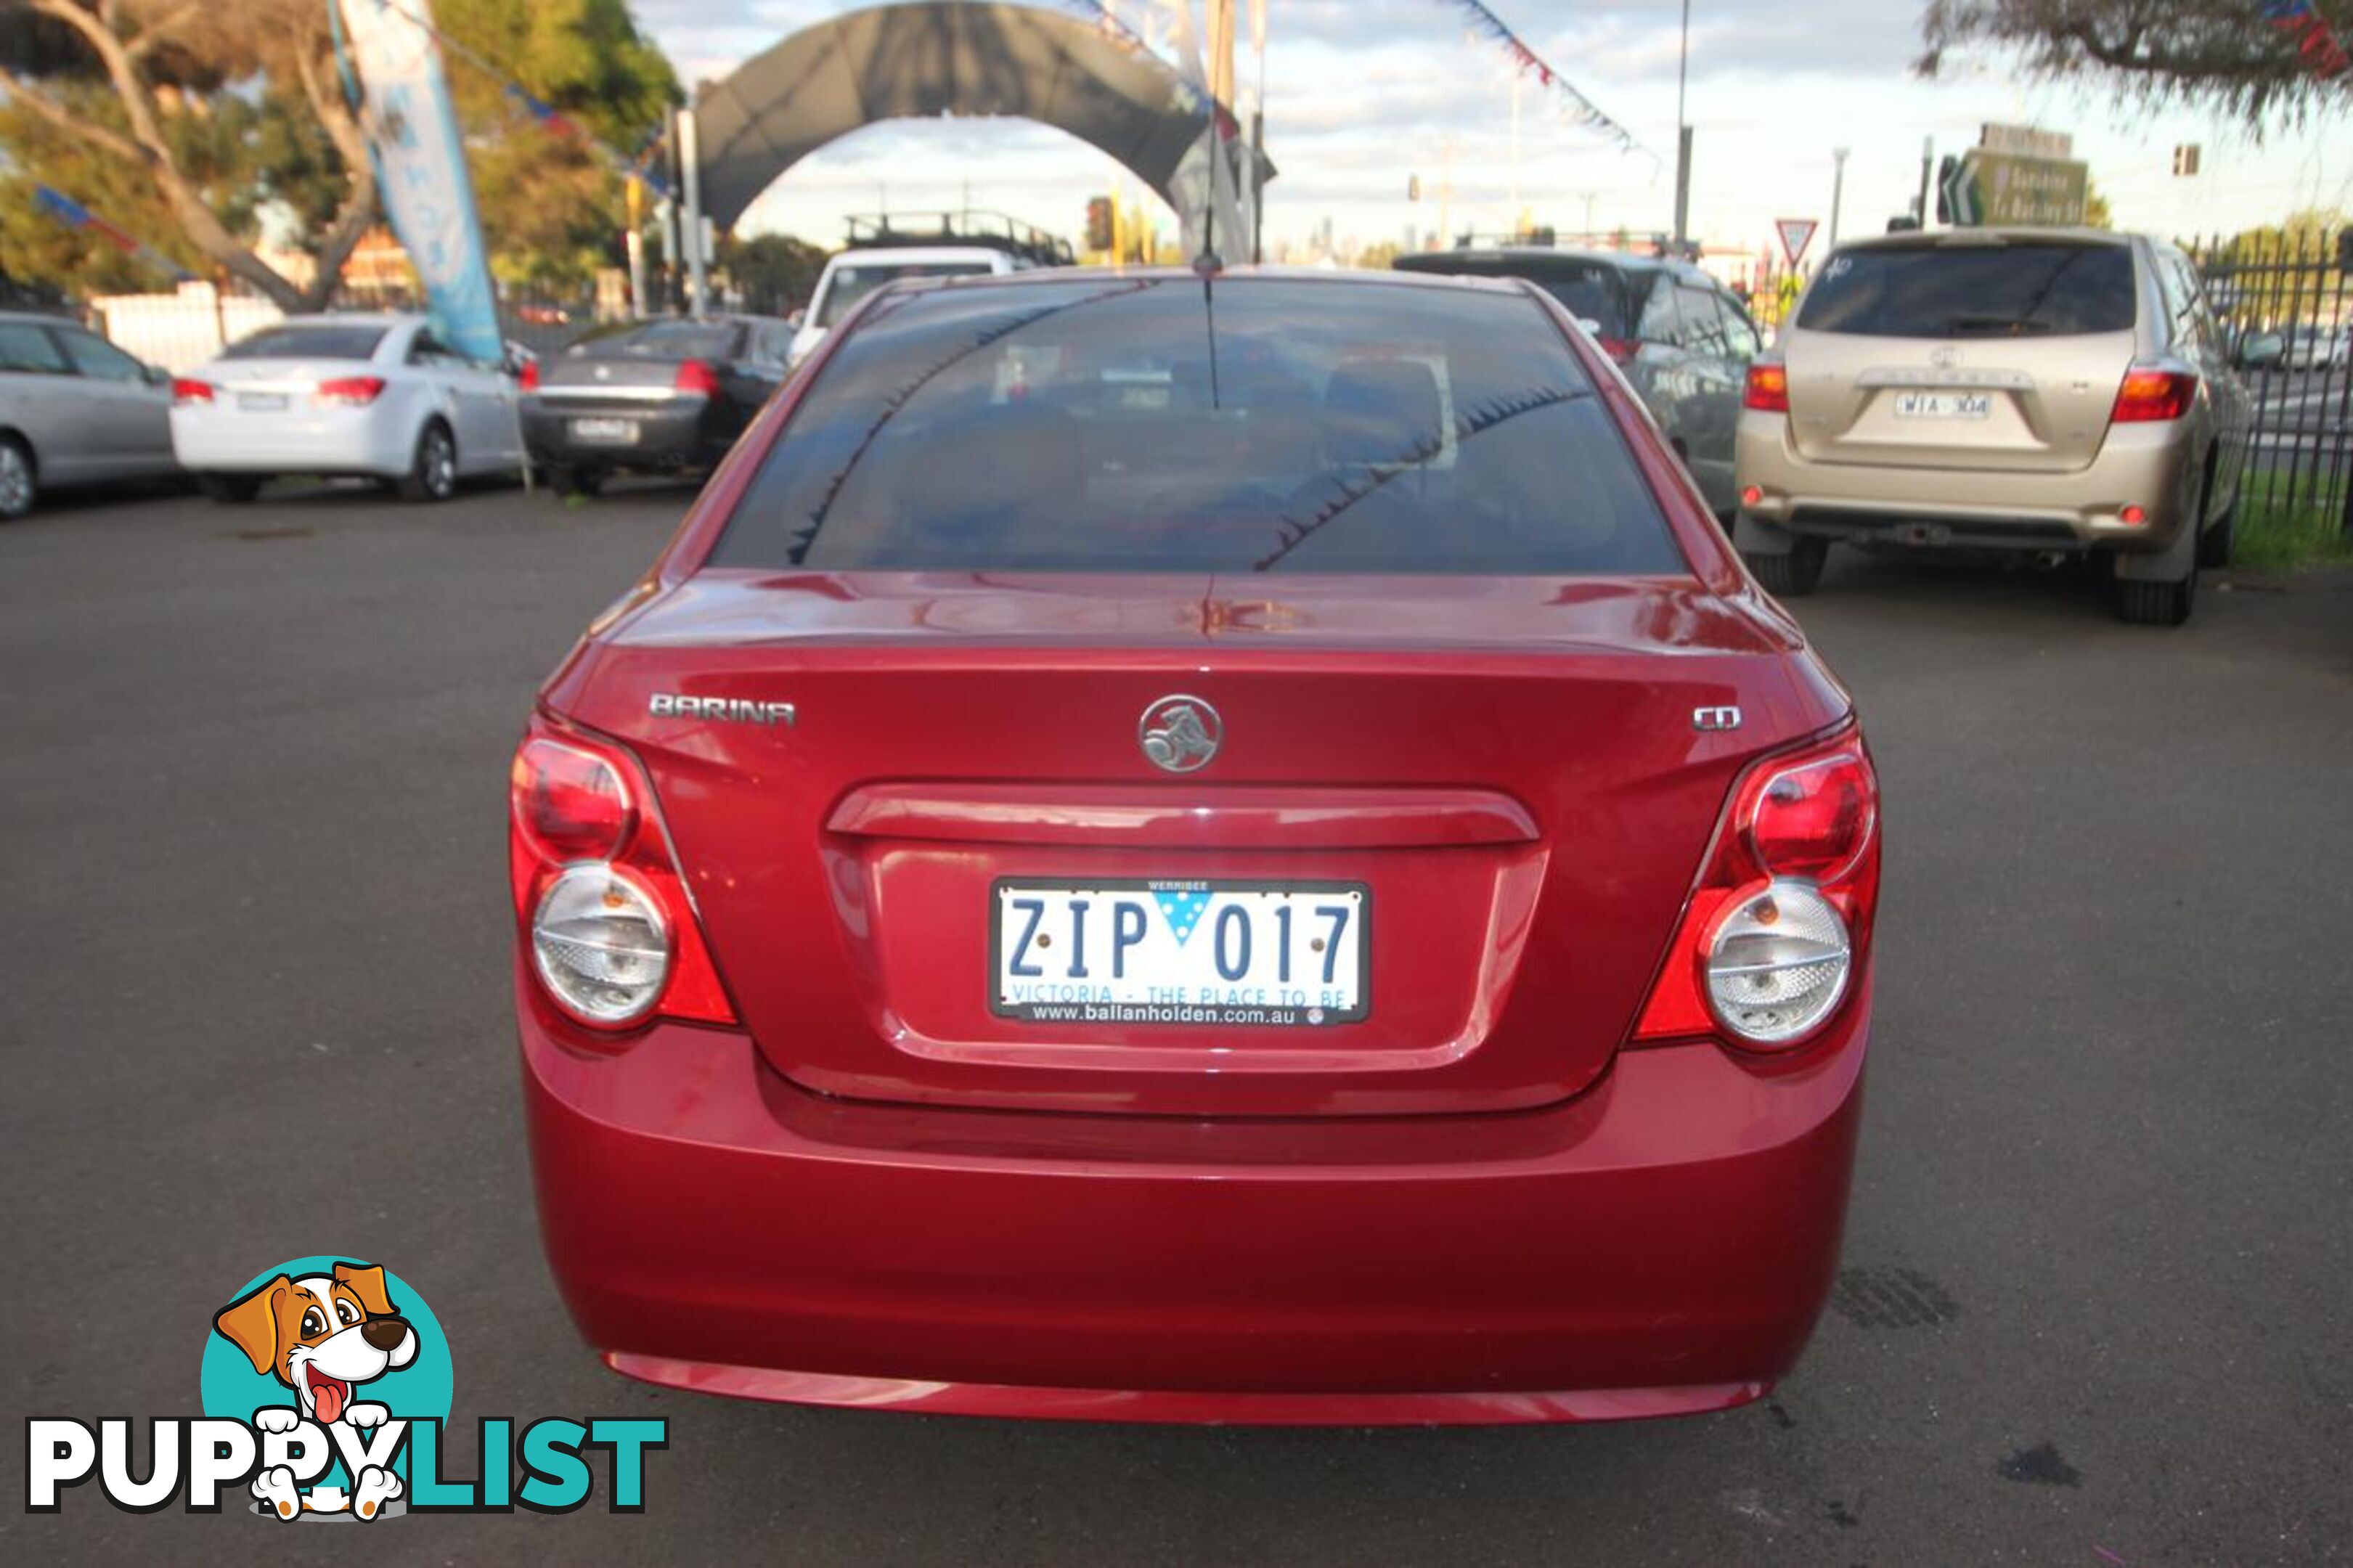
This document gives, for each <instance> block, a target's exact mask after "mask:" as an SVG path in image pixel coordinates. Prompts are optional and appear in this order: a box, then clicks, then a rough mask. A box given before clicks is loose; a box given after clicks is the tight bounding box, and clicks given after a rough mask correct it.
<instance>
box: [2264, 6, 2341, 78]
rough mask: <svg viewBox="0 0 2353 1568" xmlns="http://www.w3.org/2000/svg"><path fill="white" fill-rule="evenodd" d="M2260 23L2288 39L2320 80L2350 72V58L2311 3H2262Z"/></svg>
mask: <svg viewBox="0 0 2353 1568" xmlns="http://www.w3.org/2000/svg"><path fill="white" fill-rule="evenodd" d="M2263 20H2265V21H2266V22H2269V23H2270V24H2271V25H2272V26H2274V27H2276V28H2278V29H2279V30H2280V31H2281V32H2283V33H2285V34H2286V35H2287V36H2288V37H2289V39H2290V40H2291V41H2292V42H2294V43H2295V52H2296V53H2297V54H2298V55H2299V56H2301V57H2302V58H2303V59H2304V62H2305V64H2306V65H2307V66H2309V67H2311V68H2312V71H2313V74H2314V75H2316V76H2317V77H2319V78H2320V79H2321V80H2323V81H2334V80H2335V79H2337V78H2338V77H2341V76H2343V75H2345V74H2346V73H2347V72H2348V71H2353V57H2349V56H2348V55H2347V54H2346V52H2345V46H2344V45H2343V44H2341V43H2339V42H2337V34H2336V32H2335V30H2334V29H2332V28H2331V27H2330V26H2328V19H2327V17H2325V16H2322V15H2321V14H2320V8H2319V7H2318V6H2316V5H2314V4H2313V3H2312V0H2263Z"/></svg>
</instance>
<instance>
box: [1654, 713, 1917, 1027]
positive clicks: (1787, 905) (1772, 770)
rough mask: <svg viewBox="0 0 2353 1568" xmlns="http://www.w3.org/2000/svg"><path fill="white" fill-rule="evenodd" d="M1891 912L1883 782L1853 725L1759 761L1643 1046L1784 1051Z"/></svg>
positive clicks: (1732, 810) (1682, 933) (1831, 1000)
mask: <svg viewBox="0 0 2353 1568" xmlns="http://www.w3.org/2000/svg"><path fill="white" fill-rule="evenodd" d="M1878 902H1879V780H1878V775H1877V774H1876V773H1874V772H1873V769H1872V765H1871V755H1870V753H1869V752H1866V751H1865V750H1864V749H1863V745H1862V736H1861V734H1860V733H1858V732H1857V731H1855V729H1854V728H1853V727H1852V725H1850V726H1849V727H1847V728H1846V729H1845V730H1844V731H1841V732H1840V733H1839V734H1837V735H1834V736H1832V737H1831V738H1830V739H1829V740H1828V741H1822V742H1813V743H1811V744H1809V745H1807V746H1806V747H1804V748H1802V749H1801V750H1799V751H1797V752H1785V753H1783V754H1781V755H1779V756H1776V757H1767V758H1764V759H1763V760H1761V761H1759V762H1757V763H1753V764H1752V765H1751V766H1750V767H1749V769H1748V771H1747V772H1746V773H1743V774H1742V775H1741V777H1740V782H1739V783H1738V784H1736V786H1735V787H1734V789H1733V792H1732V800H1731V804H1730V805H1728V806H1727V807H1726V808H1725V818H1724V820H1723V821H1722V822H1720V823H1719V824H1717V826H1716V833H1715V844H1714V846H1713V847H1712V848H1711V849H1710V850H1709V853H1708V860H1707V867H1706V869H1705V870H1704V872H1703V873H1702V874H1701V877H1700V879H1699V884H1698V886H1697V887H1695V888H1694V889H1692V895H1691V898H1690V900H1688V901H1687V902H1686V903H1685V904H1684V906H1683V920H1682V921H1681V922H1680V923H1679V924H1678V925H1677V926H1676V928H1675V936H1674V942H1673V944H1672V946H1671V947H1670V948H1669V949H1668V952H1667V960H1666V963H1665V964H1664V965H1663V966H1662V968H1661V969H1660V971H1659V977H1658V979H1657V980H1656V981H1655V982H1653V983H1652V984H1651V994H1650V997H1649V999H1648V1000H1647V1001H1646V1002H1644V1004H1643V1005H1642V1013H1641V1021H1640V1022H1639V1023H1638V1024H1637V1025H1636V1026H1635V1027H1634V1039H1635V1040H1636V1041H1637V1042H1640V1041H1645V1040H1669V1039H1689V1038H1693V1037H1708V1036H1713V1037H1715V1038H1717V1039H1720V1040H1722V1041H1724V1042H1725V1043H1726V1044H1727V1045H1732V1046H1736V1047H1740V1048H1742V1049H1744V1050H1755V1051H1774V1050H1786V1049H1788V1048H1790V1047H1795V1046H1799V1045H1801V1044H1803V1043H1804V1042H1805V1041H1807V1040H1809V1039H1811V1038H1812V1037H1814V1036H1815V1035H1816V1034H1818V1033H1820V1030H1821V1028H1822V1026H1824V1025H1825V1024H1827V1023H1829V1022H1830V1020H1831V1018H1832V1017H1833V1016H1836V1015H1837V1012H1838V1009H1839V1005H1840V1004H1841V1002H1843V1001H1844V1000H1845V999H1846V996H1847V994H1848V993H1849V991H1850V990H1851V989H1852V984H1853V979H1854V974H1855V972H1856V971H1857V970H1858V969H1859V968H1860V967H1861V966H1862V963H1863V962H1864V959H1865V957H1866V956H1867V954H1868V952H1869V949H1870V944H1871V931H1872V919H1873V913H1874V912H1875V910H1876V909H1877V907H1878Z"/></svg>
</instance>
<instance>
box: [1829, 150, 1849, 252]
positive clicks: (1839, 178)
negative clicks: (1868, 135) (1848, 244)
mask: <svg viewBox="0 0 2353 1568" xmlns="http://www.w3.org/2000/svg"><path fill="white" fill-rule="evenodd" d="M1853 151H1854V149H1853V148H1852V147H1833V148H1831V158H1833V159H1834V160H1836V161H1837V163H1838V173H1837V174H1833V175H1832V176H1831V239H1830V242H1831V244H1832V245H1836V244H1837V243H1838V226H1839V204H1840V203H1841V201H1843V200H1844V199H1845V196H1846V159H1847V154H1848V153H1852V152H1853Z"/></svg>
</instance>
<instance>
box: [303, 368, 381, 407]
mask: <svg viewBox="0 0 2353 1568" xmlns="http://www.w3.org/2000/svg"><path fill="white" fill-rule="evenodd" d="M383 391H384V377H382V376H380V375H339V376H337V377H335V378H334V379H333V380H332V381H322V382H321V383H320V384H319V389H318V391H317V392H315V393H313V394H312V396H313V397H315V398H317V399H318V401H320V402H321V403H332V404H336V405H341V406H343V407H345V408H364V407H366V406H367V405H369V404H371V403H374V402H375V400H376V397H377V395H379V394H381V393H382V392H383Z"/></svg>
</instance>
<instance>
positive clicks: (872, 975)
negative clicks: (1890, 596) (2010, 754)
mask: <svg viewBox="0 0 2353 1568" xmlns="http://www.w3.org/2000/svg"><path fill="white" fill-rule="evenodd" d="M512 807H513V809H512V872H513V889H514V901H515V914H516V921H517V927H518V931H519V933H520V942H519V945H518V954H517V963H516V970H515V983H516V998H517V1008H518V1016H519V1021H520V1025H521V1032H522V1055H523V1064H524V1069H525V1070H524V1086H525V1094H526V1100H527V1103H528V1107H529V1117H530V1127H531V1141H532V1153H533V1166H534V1169H535V1173H536V1178H537V1185H538V1194H539V1206H540V1216H541V1224H542V1231H543V1236H544V1238H545V1243H546V1247H547V1252H548V1258H549V1262H550V1264H551V1266H552V1268H553V1269H554V1276H555V1279H556V1281H557V1283H558V1285H559V1287H560V1288H561V1289H562V1292H563V1294H564V1297H565V1301H566V1302H567V1303H568V1305H569V1306H570V1309H571V1311H572V1313H573V1316H574V1318H575V1321H577V1323H578V1324H579V1327H580V1329H581V1331H582V1332H583V1333H584V1334H585V1335H586V1338H587V1340H588V1342H590V1343H591V1344H592V1345H594V1346H595V1347H596V1349H597V1350H598V1352H601V1354H602V1355H603V1356H604V1358H605V1360H606V1361H607V1363H608V1364H610V1365H611V1366H612V1367H613V1368H614V1369H616V1370H617V1371H619V1372H622V1373H628V1374H629V1375H631V1376H633V1377H638V1378H644V1379H647V1380H649V1381H652V1382H655V1383H659V1384H669V1385H671V1386H674V1387H680V1388H690V1389H700V1390H703V1391H706V1392H711V1393H719V1394H738V1395H744V1396H749V1397H753V1398H765V1399H784V1400H796V1401H805V1402H810V1403H817V1404H828V1405H864V1406H891V1407H895V1408H899V1409H909V1410H925V1411H953V1412H964V1413H973V1414H988V1415H1055V1416H1076V1417H1090V1418H1112V1419H1137V1420H1213V1421H1228V1422H1347V1423H1372V1422H1417V1423H1419V1422H1453V1421H1463V1422H1493V1421H1554V1420H1581V1419H1588V1418H1597V1417H1609V1416H1630V1415H1670V1414H1677V1413H1686V1412H1694V1411H1704V1410H1714V1409H1719V1408H1723V1407H1725V1406H1728V1405H1737V1404H1740V1403H1742V1402H1744V1401H1746V1400H1750V1399H1754V1398H1756V1397H1757V1396H1758V1395H1759V1394H1763V1393H1764V1392H1766V1391H1767V1389H1768V1388H1770V1387H1771V1386H1772V1384H1773V1383H1774V1380H1775V1379H1777V1378H1778V1377H1780V1376H1781V1375H1782V1374H1783V1373H1787V1372H1788V1370H1789V1368H1790V1366H1791V1364H1792V1363H1794V1362H1795V1361H1796V1360H1797V1358H1798V1355H1799V1352H1800V1350H1801V1349H1802V1348H1803V1346H1804V1344H1805V1342H1806V1338H1807V1335H1808V1334H1809V1332H1810V1331H1811V1328H1812V1325H1813V1322H1814V1319H1815V1316H1816V1314H1817V1313H1818V1312H1819V1310H1820V1307H1821V1305H1822V1300H1823V1298H1824V1295H1825V1294H1826V1292H1827V1290H1828V1289H1829V1287H1830V1283H1831V1275H1832V1272H1833V1269H1834V1267H1835V1264H1836V1260H1837V1255H1838V1244H1839V1232H1840V1228H1841V1221H1842V1217H1843V1214H1844V1210H1845V1205H1846V1199H1847V1188H1848V1182H1849V1173H1850V1170H1851V1167H1852V1159H1853V1152H1854V1142H1855V1131H1856V1125H1857V1121H1858V1117H1859V1115H1860V1110H1861V1089H1862V1068H1863V1058H1864V1054H1865V1049H1866V1046H1867V1042H1868V1037H1869V1034H1870V1019H1871V973H1872V972H1871V932H1872V916H1873V905H1874V902H1875V900H1876V895H1877V890H1878V883H1879V861H1880V847H1879V832H1878V822H1879V814H1878V787H1877V784H1876V781H1875V779H1874V777H1873V771H1872V764H1871V759H1870V757H1869V755H1868V753H1867V752H1865V750H1864V747H1863V744H1862V737H1861V735H1860V734H1859V732H1858V731H1857V729H1856V726H1855V721H1854V717H1853V713H1852V706H1851V704H1850V702H1849V700H1848V699H1847V697H1846V695H1845V693H1844V692H1843V691H1842V690H1841V689H1840V687H1839V685H1838V683H1837V682H1836V681H1835V680H1834V679H1832V677H1831V674H1830V673H1829V671H1828V670H1826V669H1825V668H1823V666H1822V664H1821V662H1820V659H1819V658H1816V657H1815V655H1814V654H1813V653H1812V652H1811V651H1810V649H1809V648H1808V647H1807V645H1806V641H1805V638H1804V637H1803V636H1802V634H1801V633H1800V632H1799V628H1798V627H1797V626H1796V625H1794V624H1793V623H1792V622H1791V621H1790V620H1789V618H1788V616H1785V615H1784V614H1783V613H1782V612H1781V610H1780V609H1779V608H1778V606H1777V605H1775V604H1774V603H1773V602H1772V601H1771V600H1770V599H1768V598H1767V597H1766V596H1765V595H1763V594H1761V593H1759V592H1758V591H1757V587H1756V585H1755V584H1753V583H1752V582H1751V581H1750V580H1749V578H1748V577H1747V576H1746V575H1745V574H1743V572H1742V569H1741V567H1740V564H1739V562H1738V560H1737V558H1736V556H1735V555H1734V553H1733V552H1732V551H1731V549H1730V548H1729V547H1728V545H1727V544H1726V542H1725V539H1724V536H1723V534H1722V533H1721V532H1720V531H1718V529H1717V527H1716V525H1715V522H1714V521H1713V520H1711V519H1710V517H1709V516H1708V513H1707V510H1706V508H1705V506H1704V503H1703V502H1702V501H1701V500H1700V498H1699V496H1698V494H1697V493H1696V492H1695V491H1694V489H1693V488H1692V484H1691V481H1690V479H1689V478H1688V476H1687V475H1686V474H1685V473H1684V471H1683V468H1681V467H1680V466H1679V465H1678V464H1677V462H1676V460H1675V458H1674V456H1673V454H1672V451H1671V450H1670V449H1669V448H1668V447H1667V446H1666V445H1665V444H1664V442H1663V441H1662V439H1661V437H1660V436H1659V434H1658V432H1657V430H1656V429H1655V427H1654V426H1652V425H1651V422H1650V421H1649V419H1648V418H1647V417H1646V416H1644V414H1643V412H1642V410H1641V405H1639V404H1638V403H1637V402H1636V401H1635V400H1634V399H1633V397H1632V396H1631V395H1630V394H1629V392H1628V390H1627V387H1626V385H1625V384H1624V383H1623V382H1622V381H1621V380H1620V377H1619V376H1618V374H1617V373H1616V372H1615V370H1614V369H1613V368H1612V367H1611V365H1610V364H1609V361H1608V360H1607V359H1605V358H1604V357H1602V356H1601V355H1600V354H1599V353H1597V352H1596V351H1595V349H1594V348H1593V346H1592V345H1591V343H1590V342H1588V341H1587V340H1586V339H1585V338H1584V337H1583V336H1581V335H1580V333H1579V332H1578V331H1577V328H1576V326H1575V324H1574V322H1573V321H1571V320H1570V318H1568V317H1567V315H1565V314H1564V313H1563V312H1562V310H1560V309H1559V307H1558V306H1557V305H1556V304H1555V303H1554V302H1553V301H1551V300H1548V299H1547V298H1546V296H1544V295H1543V294H1541V293H1539V292H1537V291H1536V290H1535V289H1531V288H1529V287H1527V286H1525V285H1524V284H1520V283H1517V282H1478V281H1464V280H1459V279H1411V278H1408V277H1405V276H1402V275H1398V274H1365V275H1362V276H1358V277H1333V276H1330V275H1328V274H1321V275H1311V274H1283V273H1280V272H1265V273H1259V272H1224V273H1214V272H1213V273H1209V274H1208V275H1202V274H1198V273H1195V272H1190V271H1176V272H1147V273H1129V274H1125V275H1117V274H1113V273H1108V272H1100V271H1089V272H1076V271H1061V272H1040V273H1031V274H1028V275H1026V276H1018V277H1014V278H1009V279H1001V280H973V281H962V282H955V283H946V284H933V285H918V286H912V287H911V286H902V287H899V288H894V289H891V290H889V291H886V292H884V293H882V294H880V295H877V296H876V297H875V298H874V299H873V300H871V301H870V302H869V303H868V304H867V305H865V306H864V307H863V308H862V309H861V310H860V312H859V313H858V314H857V315H856V316H854V317H853V318H851V319H850V320H849V321H848V322H847V323H846V324H845V325H844V326H843V328H842V329H841V330H839V331H836V332H835V333H834V334H833V335H832V336H831V338H830V339H829V340H828V343H827V345H826V347H825V349H824V351H823V352H822V353H821V354H820V355H819V356H818V357H816V358H814V359H813V360H812V361H811V363H809V364H807V366H805V367H804V368H803V369H802V371H801V372H800V373H799V374H798V375H797V377H796V378H795V380H794V381H793V382H792V383H790V384H788V385H787V386H786V390H785V392H784V393H783V395H781V396H780V397H779V398H778V399H777V400H776V402H775V403H774V404H773V405H771V406H770V407H769V408H768V409H767V410H766V412H765V414H764V415H763V416H761V418H760V419H759V420H758V421H757V423H755V424H754V426H753V427H752V428H751V430H750V431H749V432H748V433H747V434H746V435H745V437H744V439H743V441H742V442H741V444H740V445H739V446H738V447H737V448H736V450H735V452H734V454H733V456H732V457H731V458H730V459H729V460H728V462H727V464H726V465H725V467H724V468H723V469H722V470H721V471H720V473H719V474H718V475H717V476H716V477H715V478H714V479H712V483H711V485H710V486H709V488H708V489H706V490H705V491H704V493H703V495H702V499H701V500H699V501H698V502H697V503H696V504H695V506H694V509H693V510H692V511H691V513H690V515H689V516H688V518H687V520H686V521H685V523H684V525H683V526H682V527H681V530H680V531H679V533H678V536H677V538H676V539H675V540H674V541H672V542H671V543H670V546H669V548H668V549H667V551H666V552H664V553H663V555H662V557H661V559H660V561H659V563H658V564H657V565H656V567H655V568H654V570H653V571H652V572H651V573H650V574H649V575H648V576H647V578H646V579H645V580H644V582H642V583H641V584H638V586H637V587H636V588H635V589H634V590H632V591H631V592H630V593H629V594H628V595H625V596H624V597H623V598H622V599H621V600H620V601H619V602H618V603H617V604H616V605H613V606H612V608H611V609H609V610H608V611H607V612H606V613H605V614H604V615H603V616H601V617H599V618H598V620H597V621H596V624H595V625H594V626H591V627H590V629H589V632H588V634H587V636H586V637H585V638H584V639H583V640H582V642H581V643H580V644H579V646H578V647H577V648H576V649H575V651H574V652H573V654H572V655H571V657H570V658H567V659H566V660H565V663H564V665H563V667H562V668H560V669H558V670H557V671H556V673H555V675H554V678H553V679H550V680H549V682H548V683H547V685H546V688H545V689H544V690H543V693H542V698H541V702H540V706H539V709H538V711H537V713H536V714H535V716H534V717H533V720H532V722H531V727H530V730H529V732H528V733H527V735H526V736H525V738H524V740H523V742H522V748H521V750H520V751H519V752H517V754H516V757H515V761H514V771H513V794H512Z"/></svg>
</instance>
